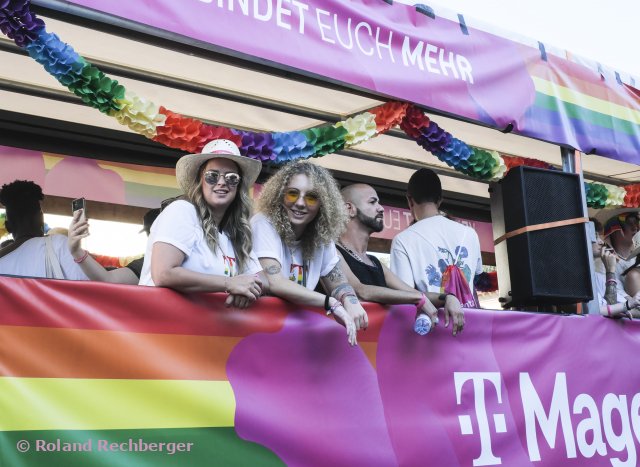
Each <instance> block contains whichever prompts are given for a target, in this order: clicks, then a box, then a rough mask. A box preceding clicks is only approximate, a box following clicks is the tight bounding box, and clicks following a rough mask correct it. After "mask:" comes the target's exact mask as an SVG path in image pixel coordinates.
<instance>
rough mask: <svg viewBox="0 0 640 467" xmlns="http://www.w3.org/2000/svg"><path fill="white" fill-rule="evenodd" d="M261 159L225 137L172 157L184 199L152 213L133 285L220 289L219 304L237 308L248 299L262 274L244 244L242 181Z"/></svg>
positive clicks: (247, 237)
mask: <svg viewBox="0 0 640 467" xmlns="http://www.w3.org/2000/svg"><path fill="white" fill-rule="evenodd" d="M261 167H262V164H261V163H260V162H259V161H257V160H255V159H250V158H248V157H244V156H241V155H240V151H239V149H238V146H236V145H235V144H234V143H233V142H231V141H229V140H226V139H218V140H214V141H211V142H209V143H207V145H205V147H204V148H203V149H202V153H201V154H189V155H186V156H183V157H182V158H180V160H178V163H177V165H176V178H177V179H178V184H179V186H180V188H181V189H182V191H183V192H184V194H185V199H179V200H177V201H173V202H172V203H171V204H170V205H168V206H167V207H166V208H165V209H164V210H163V211H162V212H161V213H160V215H159V216H158V218H157V219H156V220H155V222H154V224H153V227H152V228H151V235H150V236H149V241H148V243H147V251H146V253H145V258H144V264H143V266H142V273H141V276H140V285H150V286H153V285H155V286H159V287H170V288H173V289H176V290H179V291H181V292H227V293H228V294H229V296H228V298H227V301H226V304H227V305H228V306H235V307H238V308H246V307H248V306H249V305H251V304H252V303H253V302H255V301H256V300H257V299H258V297H260V295H261V293H262V291H263V283H264V282H265V281H264V280H263V279H264V278H261V277H260V273H261V271H262V267H261V266H260V262H259V261H258V259H257V258H256V256H255V255H254V254H253V250H252V246H253V244H252V237H251V228H250V226H249V216H250V212H251V199H250V198H249V188H250V187H251V185H253V183H254V182H255V181H256V179H257V178H258V175H259V174H260V170H261Z"/></svg>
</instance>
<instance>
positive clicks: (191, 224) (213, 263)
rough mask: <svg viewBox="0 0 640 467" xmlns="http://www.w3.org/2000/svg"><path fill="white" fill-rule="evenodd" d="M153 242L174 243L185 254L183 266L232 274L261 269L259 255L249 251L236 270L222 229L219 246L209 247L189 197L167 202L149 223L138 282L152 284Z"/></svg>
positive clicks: (205, 272)
mask: <svg viewBox="0 0 640 467" xmlns="http://www.w3.org/2000/svg"><path fill="white" fill-rule="evenodd" d="M156 242H163V243H168V244H169V245H173V246H175V247H176V248H178V249H179V250H180V251H182V252H183V253H184V254H185V260H184V262H183V263H182V267H183V268H185V269H189V270H191V271H195V272H201V273H203V274H212V275H217V276H228V277H231V276H235V275H238V274H255V273H257V272H260V271H261V270H262V267H261V266H260V262H259V261H258V258H257V257H256V256H255V255H254V254H252V255H251V257H250V259H249V263H248V265H247V268H246V269H244V270H242V271H238V269H237V263H236V254H235V250H234V249H233V245H232V244H231V240H229V237H227V235H226V234H225V233H224V232H219V233H218V248H216V251H215V253H214V252H212V251H211V248H209V245H208V244H207V241H206V239H205V236H204V230H202V225H201V224H200V219H199V218H198V215H197V213H196V208H195V207H194V206H193V204H191V203H190V202H188V201H184V200H178V201H174V202H173V203H171V204H170V205H169V206H167V207H166V208H165V209H164V210H163V211H162V212H161V213H160V215H159V216H158V218H157V219H156V220H155V221H154V223H153V225H152V226H151V233H150V235H149V240H148V242H147V251H146V253H145V255H144V264H143V265H142V272H141V273H140V285H154V283H153V280H152V279H151V260H152V256H153V244H154V243H156Z"/></svg>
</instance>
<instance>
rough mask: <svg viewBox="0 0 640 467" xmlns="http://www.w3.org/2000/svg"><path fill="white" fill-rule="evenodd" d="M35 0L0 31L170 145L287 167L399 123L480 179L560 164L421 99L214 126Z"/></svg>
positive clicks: (628, 191)
mask: <svg viewBox="0 0 640 467" xmlns="http://www.w3.org/2000/svg"><path fill="white" fill-rule="evenodd" d="M30 4H31V2H30V1H29V0H0V31H2V33H3V34H5V35H6V36H7V37H9V38H10V39H13V40H14V41H15V43H16V44H17V45H18V46H19V47H21V48H24V49H26V50H27V52H28V53H29V56H30V57H31V58H33V59H34V60H36V61H37V62H38V63H40V64H41V65H42V66H43V67H44V68H45V70H47V72H48V73H49V74H51V75H52V76H54V77H55V78H56V79H57V80H58V81H59V82H60V84H62V85H63V86H65V87H67V88H68V89H69V90H70V91H71V92H73V93H74V94H75V95H76V96H78V97H80V99H82V101H83V102H84V103H85V104H87V105H89V106H91V107H93V108H96V109H98V110H99V111H100V112H102V113H105V114H107V115H109V116H111V117H113V118H115V119H116V120H117V121H118V122H119V123H121V124H122V125H125V126H127V127H128V128H129V129H131V130H132V131H134V132H136V133H138V134H141V135H143V136H145V137H146V138H149V139H152V140H153V141H157V142H159V143H161V144H164V145H166V146H168V147H171V148H175V149H180V150H183V151H186V152H189V153H197V152H200V151H201V150H202V148H203V147H204V146H205V144H207V143H208V142H209V141H211V140H214V139H219V138H225V139H229V140H231V141H233V142H234V143H236V144H237V145H238V147H239V148H240V153H241V154H242V155H244V156H246V157H250V158H253V159H257V160H260V161H262V162H263V163H271V164H282V163H285V162H287V161H291V160H296V159H307V158H310V157H322V156H325V155H327V154H332V153H335V152H337V151H340V150H341V149H343V148H346V147H350V146H354V145H357V144H360V143H362V142H365V141H368V140H369V139H371V138H373V137H375V136H377V135H379V134H382V133H385V132H387V131H388V130H389V129H391V128H393V127H394V126H396V125H400V128H402V130H403V131H404V132H405V133H406V134H407V135H408V136H409V137H410V138H412V139H413V140H414V141H415V142H416V143H417V144H418V145H420V146H421V147H422V148H424V149H425V150H427V151H429V152H431V153H432V154H433V155H435V156H436V157H437V158H438V159H439V160H441V161H442V162H444V163H445V164H447V165H448V166H449V167H451V168H453V169H455V170H457V171H459V172H461V173H463V174H465V175H467V176H469V177H472V178H475V179H479V180H499V179H500V178H502V177H503V176H504V175H505V173H506V172H507V171H508V170H509V169H511V168H513V167H517V166H519V165H527V166H532V167H541V168H553V166H551V165H550V164H547V163H546V162H542V161H538V160H535V159H529V158H522V157H512V156H504V155H501V154H499V153H498V152H496V151H488V150H485V149H481V148H476V147H473V146H469V145H468V144H466V143H465V142H464V141H461V140H459V139H457V138H455V137H454V136H453V135H451V134H450V133H448V132H446V131H445V130H443V129H442V128H440V127H439V126H438V124H437V123H435V122H434V121H432V120H430V119H429V117H427V116H426V115H425V114H424V112H423V111H422V110H421V109H419V108H418V107H416V106H415V105H413V104H408V103H403V102H394V101H391V102H387V103H386V104H383V105H381V106H379V107H376V108H374V109H371V110H369V111H367V112H363V113H360V114H358V115H355V116H353V117H350V118H347V119H345V120H343V121H340V122H338V123H336V124H335V125H330V124H327V125H321V126H318V127H314V128H310V129H307V130H302V131H291V132H271V133H257V132H250V131H241V130H236V129H232V128H226V127H220V126H213V125H208V124H206V123H204V122H201V121H200V120H197V119H193V118H188V117H184V116H182V115H180V114H178V113H175V112H172V111H171V110H169V109H166V108H165V107H162V106H158V105H156V104H154V103H153V102H151V101H149V100H147V99H145V98H143V97H139V96H137V95H136V94H135V93H133V92H131V91H129V90H127V89H125V88H124V86H122V85H121V84H118V82H117V81H116V80H113V79H111V78H109V77H108V76H106V75H105V74H104V73H103V72H101V71H100V70H99V69H98V68H97V67H95V66H94V65H92V64H90V63H88V62H87V61H86V60H85V59H84V58H82V57H81V56H80V55H78V54H77V53H76V52H75V51H74V49H73V47H71V46H70V45H68V44H66V43H64V42H63V41H61V40H60V38H58V36H57V35H55V34H52V33H48V32H46V30H45V24H44V22H43V21H42V20H41V19H39V18H37V17H36V15H35V13H33V12H31V10H30ZM585 190H586V195H587V205H588V206H589V207H592V208H605V207H620V206H624V207H629V208H635V207H640V184H634V185H627V186H625V187H616V186H613V185H605V184H599V183H585Z"/></svg>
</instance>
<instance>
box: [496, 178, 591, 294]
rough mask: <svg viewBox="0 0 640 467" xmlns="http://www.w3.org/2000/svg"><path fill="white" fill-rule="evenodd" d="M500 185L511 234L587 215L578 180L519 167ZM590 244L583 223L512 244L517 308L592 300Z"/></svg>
mask: <svg viewBox="0 0 640 467" xmlns="http://www.w3.org/2000/svg"><path fill="white" fill-rule="evenodd" d="M501 183H502V184H503V190H502V196H503V207H504V222H505V230H506V231H507V232H510V231H513V230H516V229H519V228H521V227H525V226H530V225H536V224H542V223H547V222H555V221H560V220H565V219H573V218H576V217H582V216H583V213H582V206H581V203H582V197H581V193H580V178H579V177H578V175H575V174H569V173H564V172H557V171H550V170H542V169H535V168H531V167H517V168H514V169H512V170H511V171H509V173H508V174H507V176H506V177H505V178H504V179H503V181H502V182H501ZM586 242H587V239H586V233H585V228H584V225H582V224H576V225H569V226H563V227H556V228H552V229H545V230H538V231H533V232H527V233H524V234H521V235H517V236H515V237H512V238H510V239H508V240H507V252H508V257H509V274H510V279H511V295H512V303H513V305H514V306H517V305H539V304H562V303H572V302H577V301H587V300H590V299H591V298H592V290H591V277H590V268H589V263H588V262H589V261H590V259H589V257H588V249H587V244H586Z"/></svg>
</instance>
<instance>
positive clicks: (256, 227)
mask: <svg viewBox="0 0 640 467" xmlns="http://www.w3.org/2000/svg"><path fill="white" fill-rule="evenodd" d="M251 230H252V232H253V251H254V252H255V254H256V256H257V257H258V258H273V259H275V260H277V261H278V262H279V263H280V266H282V275H283V276H285V277H287V278H289V280H291V281H293V282H296V283H297V284H300V285H304V286H305V287H306V288H307V289H310V290H313V289H315V288H316V285H318V281H319V280H320V278H321V277H324V276H326V275H327V274H329V273H330V272H331V270H332V269H333V268H334V267H335V266H336V264H338V261H339V260H340V258H339V257H338V252H337V251H336V245H335V243H333V242H331V243H329V244H327V245H323V246H321V247H320V248H318V249H317V250H316V252H315V254H314V255H313V258H311V261H308V262H303V261H302V248H300V246H299V244H297V245H294V246H293V247H289V246H287V245H286V244H285V243H284V241H283V240H282V239H281V238H280V235H278V232H276V229H275V228H274V227H273V225H272V224H271V221H270V220H269V219H268V218H267V217H266V216H265V215H264V214H261V213H259V214H256V215H255V216H253V217H252V218H251Z"/></svg>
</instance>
